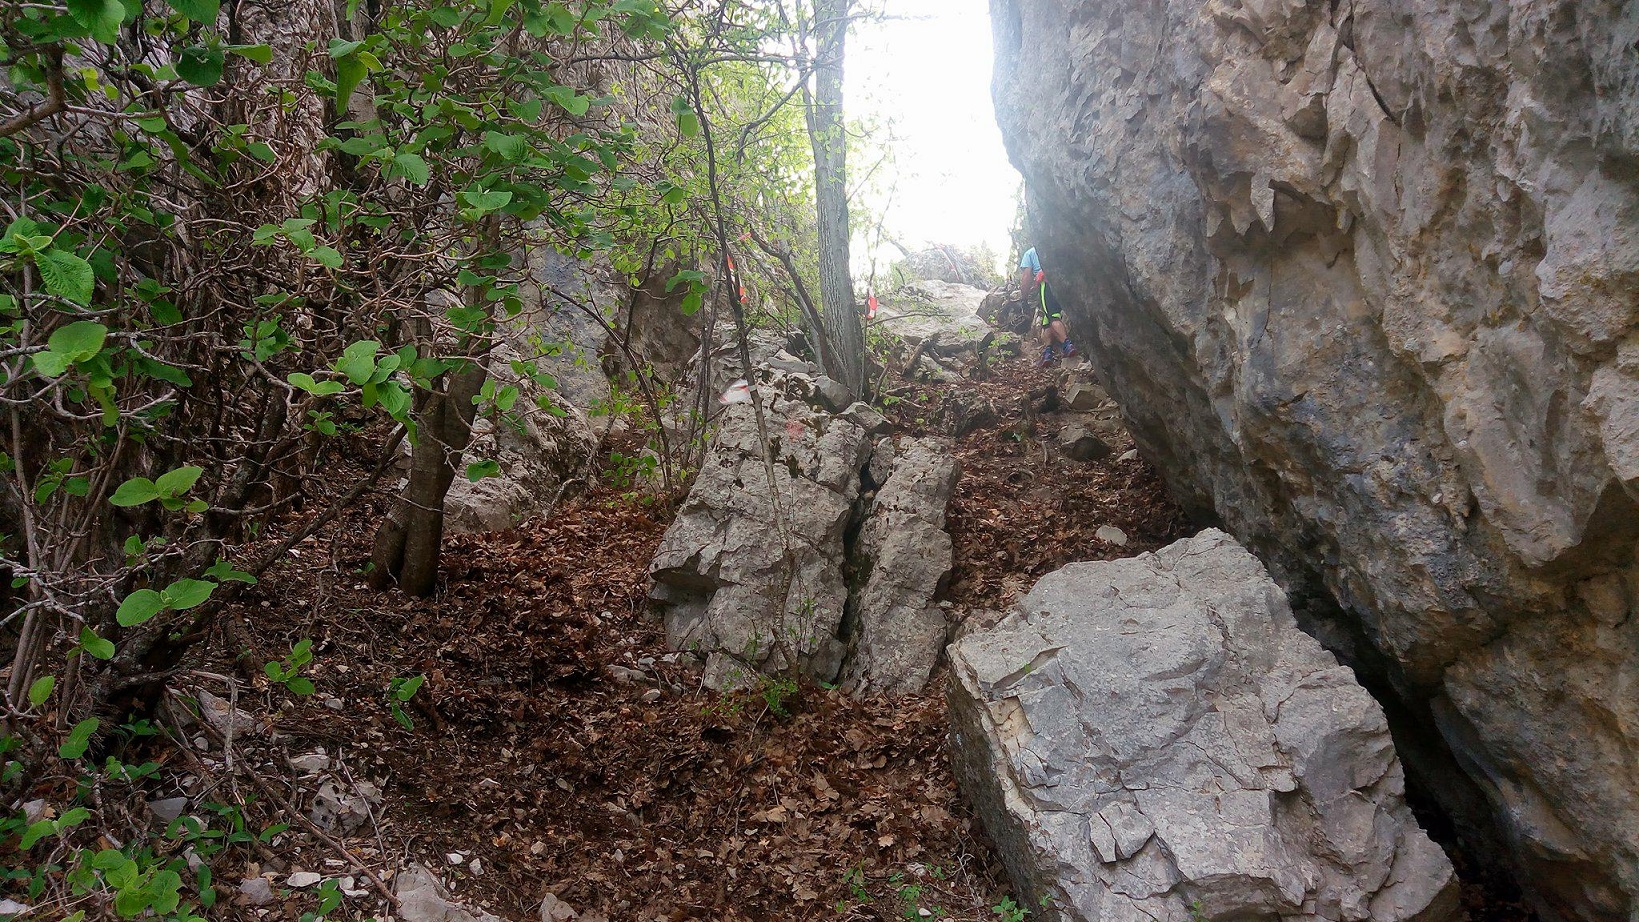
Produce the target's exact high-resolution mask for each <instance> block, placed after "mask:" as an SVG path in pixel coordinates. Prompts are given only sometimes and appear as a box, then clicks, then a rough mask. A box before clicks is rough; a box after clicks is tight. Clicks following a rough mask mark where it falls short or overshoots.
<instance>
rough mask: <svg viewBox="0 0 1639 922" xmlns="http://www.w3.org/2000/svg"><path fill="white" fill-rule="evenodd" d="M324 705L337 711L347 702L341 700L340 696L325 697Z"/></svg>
mask: <svg viewBox="0 0 1639 922" xmlns="http://www.w3.org/2000/svg"><path fill="white" fill-rule="evenodd" d="M324 706H325V707H327V708H329V709H330V710H332V711H339V710H341V709H342V708H344V707H346V706H347V704H346V703H345V702H343V701H342V700H341V699H340V698H326V699H324Z"/></svg>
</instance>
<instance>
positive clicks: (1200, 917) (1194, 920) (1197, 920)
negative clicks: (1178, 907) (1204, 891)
mask: <svg viewBox="0 0 1639 922" xmlns="http://www.w3.org/2000/svg"><path fill="white" fill-rule="evenodd" d="M1189 922H1207V918H1206V907H1205V906H1203V905H1201V901H1200V900H1196V901H1195V902H1193V903H1190V904H1189Z"/></svg>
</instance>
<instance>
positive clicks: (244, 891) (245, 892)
mask: <svg viewBox="0 0 1639 922" xmlns="http://www.w3.org/2000/svg"><path fill="white" fill-rule="evenodd" d="M273 900H274V894H273V882H272V881H270V880H268V879H267V878H266V877H247V878H245V879H244V880H242V881H240V882H239V905H241V906H266V905H267V904H269V903H271V902H273Z"/></svg>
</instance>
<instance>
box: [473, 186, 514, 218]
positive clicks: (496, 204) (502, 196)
mask: <svg viewBox="0 0 1639 922" xmlns="http://www.w3.org/2000/svg"><path fill="white" fill-rule="evenodd" d="M461 200H462V201H463V202H465V203H466V205H467V208H468V209H470V210H471V211H472V213H473V214H474V215H485V214H489V213H490V212H492V211H496V210H498V209H501V208H505V207H506V206H507V205H508V204H509V203H510V202H511V201H512V193H511V192H508V191H506V190H505V189H502V190H500V191H495V192H486V191H484V190H483V189H468V190H467V191H465V192H463V193H461Z"/></svg>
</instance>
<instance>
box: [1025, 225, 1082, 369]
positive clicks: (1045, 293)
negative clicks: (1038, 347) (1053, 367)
mask: <svg viewBox="0 0 1639 922" xmlns="http://www.w3.org/2000/svg"><path fill="white" fill-rule="evenodd" d="M1019 291H1020V292H1022V293H1023V295H1024V298H1025V301H1026V302H1027V303H1029V304H1032V305H1034V306H1035V311H1036V317H1037V318H1038V319H1040V321H1041V344H1042V351H1041V361H1040V362H1039V363H1037V364H1038V365H1046V364H1048V363H1049V362H1051V361H1053V359H1054V357H1055V356H1054V355H1053V346H1055V345H1057V344H1060V343H1062V344H1063V346H1064V357H1065V358H1069V357H1070V356H1072V355H1075V354H1076V344H1075V343H1073V342H1070V334H1069V332H1068V331H1066V330H1065V328H1064V314H1063V312H1062V311H1060V310H1059V302H1058V299H1057V298H1056V297H1054V296H1053V287H1052V286H1051V285H1049V284H1047V273H1045V272H1043V271H1041V257H1040V256H1037V255H1036V248H1035V247H1031V248H1030V249H1028V250H1025V251H1024V257H1023V258H1022V259H1020V260H1019Z"/></svg>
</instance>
